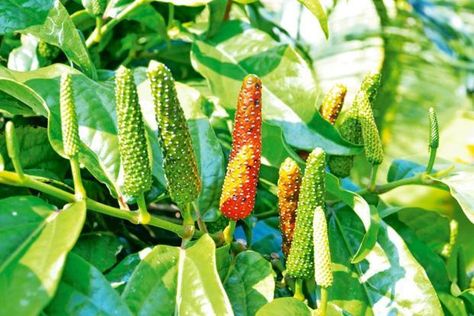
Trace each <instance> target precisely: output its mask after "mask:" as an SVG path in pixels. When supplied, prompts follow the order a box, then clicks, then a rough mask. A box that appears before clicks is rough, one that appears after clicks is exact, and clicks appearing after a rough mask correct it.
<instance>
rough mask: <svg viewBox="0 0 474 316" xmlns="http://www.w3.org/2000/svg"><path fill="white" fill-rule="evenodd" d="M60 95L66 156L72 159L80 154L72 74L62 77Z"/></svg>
mask: <svg viewBox="0 0 474 316" xmlns="http://www.w3.org/2000/svg"><path fill="white" fill-rule="evenodd" d="M59 94H60V100H59V107H60V111H61V131H62V134H63V146H64V155H65V156H66V157H67V158H71V157H74V156H75V155H76V154H77V153H78V152H79V128H78V123H77V115H76V106H75V104H74V95H73V91H72V79H71V75H70V74H64V75H62V76H61V83H60V92H59Z"/></svg>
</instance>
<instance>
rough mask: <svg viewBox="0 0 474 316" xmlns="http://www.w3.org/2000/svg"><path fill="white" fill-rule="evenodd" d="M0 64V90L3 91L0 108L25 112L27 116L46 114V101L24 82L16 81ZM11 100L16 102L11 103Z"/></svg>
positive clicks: (11, 111) (14, 112)
mask: <svg viewBox="0 0 474 316" xmlns="http://www.w3.org/2000/svg"><path fill="white" fill-rule="evenodd" d="M3 69H4V68H2V67H1V66H0V90H1V91H3V93H2V95H4V97H3V98H2V101H5V100H6V101H7V102H2V103H1V104H0V109H2V110H4V111H6V112H8V113H10V114H13V115H16V114H27V116H34V115H35V114H36V115H43V116H47V106H46V102H44V100H43V99H42V98H41V96H39V95H38V94H37V93H36V92H35V91H34V90H32V89H31V88H30V87H28V86H26V85H25V84H23V83H21V82H18V81H16V80H15V79H14V78H13V77H12V76H11V75H10V74H9V73H7V72H3V71H2V70H3ZM12 98H13V100H18V101H19V103H18V102H16V103H14V104H12V103H11V102H12Z"/></svg>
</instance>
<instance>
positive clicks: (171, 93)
mask: <svg viewBox="0 0 474 316" xmlns="http://www.w3.org/2000/svg"><path fill="white" fill-rule="evenodd" d="M147 76H148V79H149V80H150V86H151V92H152V95H153V101H154V104H155V111H156V120H157V122H158V130H159V137H160V143H161V149H162V151H163V165H164V170H165V174H166V178H167V180H168V191H169V193H170V196H171V199H172V200H173V201H175V202H176V203H177V204H178V205H179V206H181V207H183V206H185V205H186V204H188V203H190V202H193V201H195V200H196V199H197V198H198V196H199V193H200V192H201V178H200V176H199V170H198V165H197V162H196V156H195V154H194V150H193V146H192V142H191V135H190V133H189V129H188V124H187V122H186V118H185V116H184V112H183V109H182V108H181V105H180V103H179V100H178V95H177V92H176V87H175V83H174V79H173V76H172V74H171V71H170V70H169V69H168V67H166V66H165V65H164V64H162V63H159V62H156V61H151V62H150V65H149V66H148V70H147Z"/></svg>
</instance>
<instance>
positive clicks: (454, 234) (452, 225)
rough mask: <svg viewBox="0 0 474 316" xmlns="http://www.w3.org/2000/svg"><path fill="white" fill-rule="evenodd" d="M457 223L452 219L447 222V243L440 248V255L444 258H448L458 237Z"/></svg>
mask: <svg viewBox="0 0 474 316" xmlns="http://www.w3.org/2000/svg"><path fill="white" fill-rule="evenodd" d="M458 232H459V224H458V221H457V220H455V219H452V220H451V221H450V222H449V243H447V244H445V245H444V247H443V249H442V250H441V255H442V256H443V257H445V258H449V257H450V256H451V253H452V252H453V249H454V247H455V246H456V241H457V239H458Z"/></svg>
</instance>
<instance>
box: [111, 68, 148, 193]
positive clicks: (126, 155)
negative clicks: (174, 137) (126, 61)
mask: <svg viewBox="0 0 474 316" xmlns="http://www.w3.org/2000/svg"><path fill="white" fill-rule="evenodd" d="M115 89H116V90H115V96H116V99H115V102H116V106H117V122H118V140H119V151H120V159H121V162H122V165H123V173H124V185H123V193H124V194H125V195H126V196H130V197H137V196H139V195H140V194H142V193H143V192H145V191H148V190H150V188H151V167H150V160H149V156H150V155H149V152H148V143H147V138H146V134H145V124H144V123H143V115H142V112H141V110H140V104H139V103H138V95H137V88H136V86H135V82H134V79H133V73H132V71H131V70H130V69H127V68H126V67H124V66H120V67H119V69H118V70H117V72H116V75H115Z"/></svg>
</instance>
